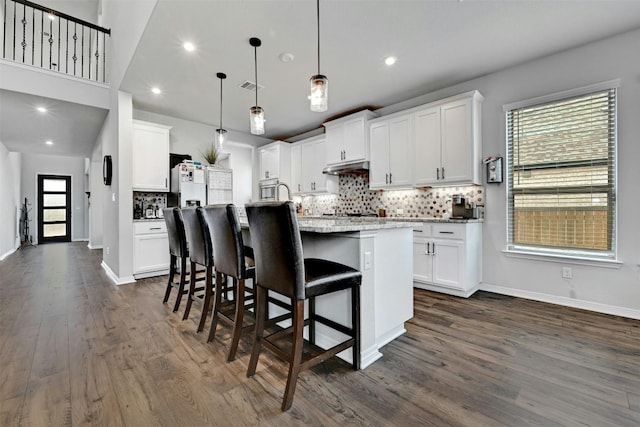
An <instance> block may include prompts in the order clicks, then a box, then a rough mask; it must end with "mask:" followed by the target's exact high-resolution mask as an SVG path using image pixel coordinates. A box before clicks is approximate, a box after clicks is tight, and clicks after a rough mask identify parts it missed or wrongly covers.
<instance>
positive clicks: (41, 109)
mask: <svg viewBox="0 0 640 427" xmlns="http://www.w3.org/2000/svg"><path fill="white" fill-rule="evenodd" d="M37 110H38V111H40V112H41V113H46V112H47V109H46V108H44V107H38V108H37Z"/></svg>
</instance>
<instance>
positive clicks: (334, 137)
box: [325, 124, 344, 165]
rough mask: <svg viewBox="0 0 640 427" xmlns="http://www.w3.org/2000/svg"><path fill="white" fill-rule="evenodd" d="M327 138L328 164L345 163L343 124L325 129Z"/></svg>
mask: <svg viewBox="0 0 640 427" xmlns="http://www.w3.org/2000/svg"><path fill="white" fill-rule="evenodd" d="M325 138H326V142H325V144H326V149H325V151H326V156H327V164H328V165H334V164H336V163H341V162H342V161H343V160H342V151H343V150H344V148H343V141H344V126H343V125H342V124H337V125H333V126H327V127H326V128H325Z"/></svg>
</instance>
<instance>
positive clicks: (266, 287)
mask: <svg viewBox="0 0 640 427" xmlns="http://www.w3.org/2000/svg"><path fill="white" fill-rule="evenodd" d="M245 208H246V211H247V217H248V219H249V230H250V232H251V242H252V246H253V250H254V255H255V261H256V283H255V289H256V299H257V301H256V327H255V332H254V343H253V349H252V351H251V360H250V361H249V367H248V369H247V376H248V377H250V376H252V375H253V374H254V373H255V371H256V366H257V364H258V356H259V354H260V351H261V347H262V346H263V345H264V346H265V347H266V348H268V349H269V350H271V351H273V352H274V353H275V354H276V355H277V356H279V357H281V358H282V359H284V360H286V361H287V362H289V375H288V377H287V386H286V389H285V392H284V397H283V400H282V410H283V411H286V410H288V409H289V408H290V407H291V403H292V402H293V395H294V393H295V389H296V383H297V380H298V374H299V373H300V372H301V371H303V370H305V369H308V368H311V367H312V366H315V365H317V364H318V363H321V362H323V361H325V360H327V359H328V358H330V357H331V356H334V355H336V354H338V353H340V352H341V351H343V350H346V349H348V348H349V347H352V350H353V368H354V369H358V368H359V361H360V283H361V281H362V274H361V273H360V272H359V271H357V270H355V269H353V268H351V267H348V266H346V265H342V264H338V263H336V262H332V261H327V260H322V259H315V258H309V259H304V258H303V253H302V239H301V237H300V230H299V228H298V220H297V217H296V212H295V207H294V204H293V202H290V201H289V202H264V203H250V204H247V205H245ZM345 289H350V290H351V323H352V326H351V327H347V326H344V325H340V324H338V323H336V322H333V321H331V320H329V319H326V318H324V317H322V316H320V315H317V314H315V313H313V312H310V313H309V316H310V317H309V319H308V320H305V319H304V302H305V300H307V299H308V300H309V301H310V302H311V301H312V300H313V299H315V298H316V297H319V296H322V295H326V294H329V293H332V292H336V291H341V290H345ZM267 291H274V292H277V293H278V294H281V295H284V296H286V297H289V298H290V299H291V304H292V307H293V308H292V310H293V319H292V323H293V324H292V326H291V327H289V328H286V329H283V330H280V331H277V332H275V333H272V334H271V335H265V332H264V329H265V311H266V309H267ZM315 322H319V323H322V324H323V325H325V326H328V327H330V328H333V329H335V330H337V331H339V332H341V333H343V334H345V335H347V336H348V339H346V340H345V341H343V342H342V343H340V344H337V345H335V346H333V347H331V348H330V349H327V350H321V351H320V352H319V353H317V352H316V354H315V355H312V356H311V357H306V358H305V359H304V360H303V353H302V348H303V342H304V338H303V331H304V326H305V325H307V324H308V325H309V327H310V334H309V336H310V338H311V339H313V336H314V334H313V333H312V331H313V328H314V323H315ZM291 332H293V337H292V342H291V345H290V347H286V346H285V347H284V348H287V350H285V349H284V348H283V347H281V346H278V345H277V343H276V341H278V340H279V339H280V338H282V337H284V336H286V335H287V334H290V333H291ZM312 344H313V343H312ZM316 350H318V349H317V348H316Z"/></svg>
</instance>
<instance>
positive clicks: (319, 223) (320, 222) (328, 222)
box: [240, 216, 422, 233]
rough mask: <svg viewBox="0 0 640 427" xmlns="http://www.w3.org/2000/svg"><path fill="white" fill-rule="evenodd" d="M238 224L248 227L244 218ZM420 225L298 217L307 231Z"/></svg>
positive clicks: (379, 219)
mask: <svg viewBox="0 0 640 427" xmlns="http://www.w3.org/2000/svg"><path fill="white" fill-rule="evenodd" d="M240 225H241V226H242V227H243V228H248V227H249V223H248V222H247V219H246V218H240ZM420 225H422V224H421V223H420V222H419V221H408V220H407V221H398V220H389V219H388V218H376V217H304V216H299V217H298V227H299V228H300V231H302V232H307V233H348V232H353V231H369V230H387V229H393V228H411V227H417V226H420Z"/></svg>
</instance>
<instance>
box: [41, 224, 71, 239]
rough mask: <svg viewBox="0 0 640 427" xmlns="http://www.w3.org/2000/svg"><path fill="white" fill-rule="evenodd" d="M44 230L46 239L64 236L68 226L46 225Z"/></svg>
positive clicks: (43, 227)
mask: <svg viewBox="0 0 640 427" xmlns="http://www.w3.org/2000/svg"><path fill="white" fill-rule="evenodd" d="M42 229H43V233H44V237H56V236H64V235H65V234H66V233H67V225H66V224H44V225H43V226H42Z"/></svg>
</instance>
